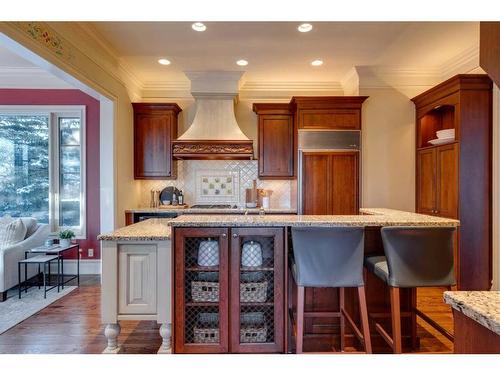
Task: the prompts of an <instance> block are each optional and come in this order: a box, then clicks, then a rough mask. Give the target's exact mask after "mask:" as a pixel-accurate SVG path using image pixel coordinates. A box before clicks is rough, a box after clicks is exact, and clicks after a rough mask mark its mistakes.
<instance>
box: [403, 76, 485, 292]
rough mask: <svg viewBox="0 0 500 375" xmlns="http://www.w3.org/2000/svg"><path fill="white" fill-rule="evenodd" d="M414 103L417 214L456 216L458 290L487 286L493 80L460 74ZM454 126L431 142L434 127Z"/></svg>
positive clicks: (433, 135)
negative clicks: (444, 140) (446, 139)
mask: <svg viewBox="0 0 500 375" xmlns="http://www.w3.org/2000/svg"><path fill="white" fill-rule="evenodd" d="M412 100H413V102H414V103H415V107H416V128H417V129H416V130H417V133H416V135H417V136H416V148H417V155H416V208H417V212H420V213H424V214H431V215H437V216H443V217H448V218H456V219H458V220H460V228H459V233H458V236H457V238H458V246H457V251H456V258H455V265H456V266H457V267H458V269H457V276H458V280H457V281H458V288H459V289H460V290H489V289H490V287H491V281H492V267H491V266H492V263H491V254H492V253H491V241H492V239H491V236H492V232H491V215H492V212H491V199H492V186H491V185H492V182H491V181H492V168H491V163H492V155H491V154H492V81H491V79H490V78H489V77H488V76H487V75H485V74H460V75H457V76H455V77H452V78H450V79H449V80H447V81H445V82H443V83H441V84H439V85H437V86H436V87H434V88H432V89H430V90H428V91H426V92H424V93H423V94H420V95H419V96H417V97H415V98H413V99H412ZM443 129H455V139H454V140H453V139H452V140H451V142H450V143H449V144H444V145H440V146H433V145H430V144H429V141H430V140H432V139H435V138H437V135H436V131H438V130H443Z"/></svg>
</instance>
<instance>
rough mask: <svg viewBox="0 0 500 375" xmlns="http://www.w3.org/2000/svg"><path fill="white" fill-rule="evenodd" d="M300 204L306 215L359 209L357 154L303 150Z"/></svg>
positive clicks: (337, 213) (354, 212)
mask: <svg viewBox="0 0 500 375" xmlns="http://www.w3.org/2000/svg"><path fill="white" fill-rule="evenodd" d="M302 169H303V172H302V173H303V178H302V207H303V213H304V214H305V215H354V214H357V213H358V212H359V187H358V186H359V178H358V176H359V172H358V170H359V153H358V152H357V151H332V152H304V153H303V156H302Z"/></svg>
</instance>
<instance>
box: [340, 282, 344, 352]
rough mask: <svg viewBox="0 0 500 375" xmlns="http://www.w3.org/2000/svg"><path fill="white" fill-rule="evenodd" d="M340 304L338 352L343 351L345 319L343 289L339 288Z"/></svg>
mask: <svg viewBox="0 0 500 375" xmlns="http://www.w3.org/2000/svg"><path fill="white" fill-rule="evenodd" d="M339 304H340V351H341V352H343V351H344V350H345V317H344V314H343V313H342V311H345V288H339Z"/></svg>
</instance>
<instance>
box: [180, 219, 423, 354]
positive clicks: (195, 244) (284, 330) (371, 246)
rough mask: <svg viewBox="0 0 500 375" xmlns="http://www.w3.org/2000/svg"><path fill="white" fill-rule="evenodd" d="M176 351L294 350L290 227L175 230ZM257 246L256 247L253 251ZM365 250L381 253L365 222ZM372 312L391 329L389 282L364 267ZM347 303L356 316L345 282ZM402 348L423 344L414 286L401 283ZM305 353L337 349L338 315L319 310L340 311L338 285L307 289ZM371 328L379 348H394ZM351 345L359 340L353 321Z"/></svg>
mask: <svg viewBox="0 0 500 375" xmlns="http://www.w3.org/2000/svg"><path fill="white" fill-rule="evenodd" d="M173 238H174V262H175V263H174V264H175V269H174V276H173V277H174V314H173V317H174V321H173V327H174V332H173V334H174V338H173V342H174V352H175V353H284V352H293V350H294V348H293V345H292V340H291V338H290V334H291V327H290V326H289V324H288V319H287V317H288V315H287V311H286V309H285V306H288V302H289V301H290V302H291V304H292V305H294V304H295V300H296V296H294V295H293V293H294V289H296V288H290V283H291V281H292V280H291V275H289V271H288V268H287V261H286V260H287V256H286V252H287V251H288V250H287V249H288V248H289V246H290V242H289V241H290V239H289V228H279V227H277V228H261V227H259V228H247V227H245V228H174V236H173ZM256 249H257V250H256ZM365 253H366V254H372V255H375V254H383V248H382V239H381V236H380V228H378V227H368V228H365ZM365 287H366V298H367V304H368V311H369V313H370V314H371V315H373V316H374V317H376V318H377V321H378V322H380V323H381V324H383V325H384V327H385V329H386V330H388V331H390V319H389V317H390V311H391V310H390V304H389V291H388V288H387V285H386V284H385V283H384V282H382V281H381V280H380V279H379V278H378V277H376V276H374V275H372V274H370V273H367V275H366V284H365ZM345 300H346V309H347V310H348V311H349V313H350V314H351V316H352V317H353V319H354V320H355V321H356V322H358V321H359V306H358V297H357V294H356V289H355V288H353V289H350V288H346V294H345ZM400 300H401V310H402V316H403V318H402V322H401V327H402V333H403V348H404V350H405V351H409V350H410V349H411V348H412V347H413V348H415V345H418V338H416V336H415V335H416V333H415V332H416V331H415V329H416V324H415V321H414V320H413V318H412V317H411V316H410V314H409V313H408V312H409V311H410V308H411V307H414V306H415V304H416V298H415V293H414V292H413V291H412V290H411V289H401V296H400ZM305 303H306V306H305V310H306V312H308V314H307V315H308V316H307V317H306V319H305V327H304V328H305V329H304V333H305V337H304V351H306V352H308V351H309V352H311V351H312V352H315V351H316V352H323V351H330V350H331V347H332V345H334V346H335V347H339V344H340V341H339V337H340V325H339V319H338V318H318V317H316V316H315V315H314V312H320V311H337V310H338V303H339V296H338V289H335V288H306V299H305ZM371 326H372V327H371V328H372V332H371V333H372V336H371V338H372V345H373V349H374V352H377V353H381V352H391V349H390V348H389V346H388V345H387V344H386V343H385V341H384V340H383V339H382V338H381V337H380V335H379V334H378V333H377V332H376V331H375V329H374V326H373V324H372V325H371ZM346 329H347V337H346V346H351V347H354V348H357V349H360V350H361V349H362V348H361V347H358V345H359V342H358V340H357V339H356V338H355V333H354V332H352V331H351V330H350V329H349V328H348V327H347V328H346Z"/></svg>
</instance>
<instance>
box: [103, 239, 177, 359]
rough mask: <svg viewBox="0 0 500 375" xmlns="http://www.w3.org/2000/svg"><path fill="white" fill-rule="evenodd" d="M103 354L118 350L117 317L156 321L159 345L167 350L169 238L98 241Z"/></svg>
mask: <svg viewBox="0 0 500 375" xmlns="http://www.w3.org/2000/svg"><path fill="white" fill-rule="evenodd" d="M101 249H102V297H101V298H102V304H101V305H102V321H103V323H104V324H106V328H105V330H104V334H105V335H106V338H107V339H108V346H107V348H106V350H105V351H104V352H105V353H117V352H118V351H119V349H120V348H119V346H118V335H119V333H120V325H119V321H120V320H156V321H157V322H158V323H159V324H161V327H160V332H159V333H160V335H161V337H162V339H163V340H162V341H163V342H162V346H161V348H160V349H159V351H158V352H159V353H167V352H170V350H171V343H170V340H171V321H172V320H171V311H170V309H171V243H170V241H133V242H132V241H122V242H120V241H101Z"/></svg>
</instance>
